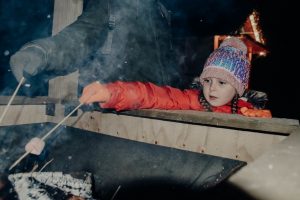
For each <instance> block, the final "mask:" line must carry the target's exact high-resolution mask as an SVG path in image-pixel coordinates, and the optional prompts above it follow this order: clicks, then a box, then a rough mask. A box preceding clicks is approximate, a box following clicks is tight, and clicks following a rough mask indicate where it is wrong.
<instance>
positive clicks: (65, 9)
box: [52, 0, 83, 35]
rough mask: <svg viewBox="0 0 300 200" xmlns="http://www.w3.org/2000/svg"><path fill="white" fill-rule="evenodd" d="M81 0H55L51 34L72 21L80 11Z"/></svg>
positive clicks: (54, 33) (81, 6)
mask: <svg viewBox="0 0 300 200" xmlns="http://www.w3.org/2000/svg"><path fill="white" fill-rule="evenodd" d="M82 8H83V0H55V1H54V13H53V27H52V35H56V34H57V33H59V31H61V30H62V29H63V28H64V27H66V26H68V25H69V24H71V23H73V22H74V21H75V20H76V19H77V17H78V16H79V15H81V13H82Z"/></svg>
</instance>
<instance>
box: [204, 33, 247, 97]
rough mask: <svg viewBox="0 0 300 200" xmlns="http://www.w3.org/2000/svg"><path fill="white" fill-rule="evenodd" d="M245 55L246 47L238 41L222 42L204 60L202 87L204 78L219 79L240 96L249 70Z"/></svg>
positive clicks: (236, 39)
mask: <svg viewBox="0 0 300 200" xmlns="http://www.w3.org/2000/svg"><path fill="white" fill-rule="evenodd" d="M246 54H247V46H246V45H245V44H244V43H243V42H242V41H241V40H240V39H238V38H236V37H230V38H228V39H226V40H224V41H223V42H222V43H221V45H220V47H219V48H218V49H216V50H215V51H213V52H212V53H211V54H210V55H209V57H208V59H207V60H206V63H205V65H204V68H203V72H202V74H201V75H200V82H201V83H202V85H203V81H204V79H205V78H209V77H214V78H220V79H222V80H224V81H227V82H228V83H230V84H231V85H232V86H233V87H234V88H235V89H236V90H237V92H238V94H239V95H240V96H242V95H243V93H244V91H245V89H246V87H247V84H248V80H249V70H250V63H249V61H248V59H247V57H246Z"/></svg>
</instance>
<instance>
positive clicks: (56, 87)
mask: <svg viewBox="0 0 300 200" xmlns="http://www.w3.org/2000/svg"><path fill="white" fill-rule="evenodd" d="M82 9H83V0H55V3H54V14H53V28H52V35H55V34H57V33H59V32H60V31H61V30H62V29H63V28H65V27H66V26H68V25H70V24H71V23H73V22H74V21H76V19H77V18H78V16H80V15H81V13H82ZM78 76H79V73H78V71H76V72H73V73H71V74H68V75H66V76H58V77H56V78H53V79H51V80H50V81H49V90H48V95H49V96H50V97H53V98H59V99H72V98H75V97H77V89H78Z"/></svg>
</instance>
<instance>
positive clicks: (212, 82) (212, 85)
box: [210, 80, 216, 90]
mask: <svg viewBox="0 0 300 200" xmlns="http://www.w3.org/2000/svg"><path fill="white" fill-rule="evenodd" d="M210 90H216V82H215V81H213V80H212V81H211V83H210Z"/></svg>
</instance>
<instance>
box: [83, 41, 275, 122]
mask: <svg viewBox="0 0 300 200" xmlns="http://www.w3.org/2000/svg"><path fill="white" fill-rule="evenodd" d="M246 53H247V47H246V46H245V44H244V43H243V42H242V41H241V40H239V39H238V38H235V37H231V38H228V39H226V40H225V41H224V42H222V44H221V45H220V47H219V48H218V49H216V50H215V51H214V52H213V53H212V54H211V55H210V56H209V57H208V59H207V61H206V63H205V66H204V69H203V72H202V74H201V75H200V83H201V85H202V87H203V89H200V90H196V89H187V90H184V91H181V90H179V89H176V88H172V87H169V86H164V87H159V86H157V85H154V84H152V83H142V82H120V81H117V82H114V83H109V84H101V83H99V82H94V83H92V84H90V85H88V86H86V87H85V88H84V90H83V93H82V96H81V97H80V102H82V103H85V104H89V103H93V102H99V103H100V105H101V107H102V108H113V109H116V110H117V111H120V110H130V109H147V108H154V109H168V110H169V109H172V110H179V109H180V110H199V111H210V112H223V113H238V114H242V115H245V116H251V117H271V113H270V111H269V110H258V109H254V105H253V104H251V103H250V102H247V101H245V100H243V99H242V98H240V97H242V95H243V93H244V92H245V89H246V88H247V83H248V79H249V69H250V64H249V61H248V60H247V57H246Z"/></svg>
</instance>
